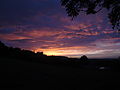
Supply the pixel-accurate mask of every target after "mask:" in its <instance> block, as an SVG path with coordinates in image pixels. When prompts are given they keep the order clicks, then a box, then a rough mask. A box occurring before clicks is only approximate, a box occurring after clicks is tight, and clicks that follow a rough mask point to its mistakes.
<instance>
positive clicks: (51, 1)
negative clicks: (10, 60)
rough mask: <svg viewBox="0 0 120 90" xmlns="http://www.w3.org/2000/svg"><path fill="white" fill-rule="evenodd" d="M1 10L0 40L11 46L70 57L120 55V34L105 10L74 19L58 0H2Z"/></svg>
mask: <svg viewBox="0 0 120 90" xmlns="http://www.w3.org/2000/svg"><path fill="white" fill-rule="evenodd" d="M0 11H1V14H0V40H1V41H3V42H4V43H6V44H7V45H9V46H13V47H20V48H23V49H29V50H33V51H35V52H37V51H43V52H44V53H45V54H47V55H65V56H70V57H80V56H81V55H83V54H86V55H88V57H90V58H108V57H110V58H113V57H118V56H119V54H120V52H119V51H120V34H119V33H117V30H112V28H111V25H110V24H109V22H108V20H107V17H106V14H105V11H103V12H100V13H98V14H96V15H89V16H86V15H84V13H82V14H81V15H80V16H79V17H77V18H75V19H74V20H73V21H72V20H71V19H70V17H67V15H66V12H65V11H64V8H62V7H61V6H60V1H59V0H17V1H16V0H1V1H0Z"/></svg>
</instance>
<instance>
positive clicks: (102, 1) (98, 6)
mask: <svg viewBox="0 0 120 90" xmlns="http://www.w3.org/2000/svg"><path fill="white" fill-rule="evenodd" d="M61 5H62V6H64V7H65V8H66V12H67V14H68V16H70V17H72V19H73V18H74V17H76V16H78V15H79V14H80V12H85V13H86V14H96V13H97V12H99V11H101V10H103V9H104V8H105V9H107V10H108V18H109V20H110V23H111V24H112V26H113V27H112V28H113V29H118V30H119V31H120V0H61Z"/></svg>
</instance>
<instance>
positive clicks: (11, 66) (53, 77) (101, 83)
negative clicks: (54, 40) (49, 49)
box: [0, 58, 120, 90]
mask: <svg viewBox="0 0 120 90" xmlns="http://www.w3.org/2000/svg"><path fill="white" fill-rule="evenodd" d="M0 88H29V89H31V88H32V89H40V90H109V89H111V90H120V72H119V71H109V70H84V69H81V68H80V67H68V66H60V65H58V66H57V65H52V64H43V63H33V62H27V61H26V62H25V61H21V60H15V59H3V58H0Z"/></svg>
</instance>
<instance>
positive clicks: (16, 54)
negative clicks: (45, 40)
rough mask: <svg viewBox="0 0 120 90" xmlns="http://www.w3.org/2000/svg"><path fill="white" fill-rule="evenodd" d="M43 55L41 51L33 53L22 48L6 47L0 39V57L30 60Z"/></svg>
mask: <svg viewBox="0 0 120 90" xmlns="http://www.w3.org/2000/svg"><path fill="white" fill-rule="evenodd" d="M45 56H46V55H44V54H43V52H37V53H34V52H32V51H29V50H22V49H20V48H13V47H8V46H6V45H5V44H3V43H2V42H1V41H0V57H6V58H15V59H23V60H32V59H40V58H43V57H45Z"/></svg>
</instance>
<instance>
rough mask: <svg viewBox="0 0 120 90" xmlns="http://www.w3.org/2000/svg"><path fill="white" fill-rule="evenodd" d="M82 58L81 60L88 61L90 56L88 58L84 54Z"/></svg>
mask: <svg viewBox="0 0 120 90" xmlns="http://www.w3.org/2000/svg"><path fill="white" fill-rule="evenodd" d="M80 60H81V62H83V63H86V62H87V60H88V58H87V56H85V55H83V56H81V58H80Z"/></svg>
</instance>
